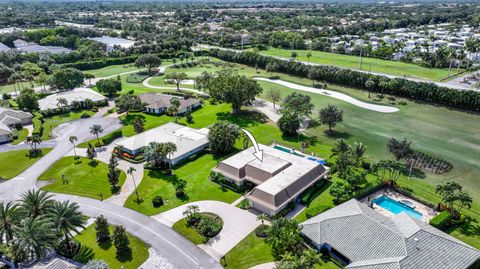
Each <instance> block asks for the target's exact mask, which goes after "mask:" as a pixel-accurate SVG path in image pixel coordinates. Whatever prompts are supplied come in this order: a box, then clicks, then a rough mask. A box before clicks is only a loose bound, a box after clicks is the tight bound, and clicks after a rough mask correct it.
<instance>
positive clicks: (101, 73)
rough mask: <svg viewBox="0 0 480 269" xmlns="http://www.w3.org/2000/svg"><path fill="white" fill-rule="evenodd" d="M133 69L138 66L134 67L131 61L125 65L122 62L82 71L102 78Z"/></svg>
mask: <svg viewBox="0 0 480 269" xmlns="http://www.w3.org/2000/svg"><path fill="white" fill-rule="evenodd" d="M134 70H138V68H136V67H135V66H134V65H133V63H131V64H125V65H123V64H119V65H110V66H107V67H103V68H99V69H92V70H86V71H84V73H87V74H92V75H94V76H95V77H96V78H104V77H109V76H115V75H117V74H121V73H125V72H129V71H134ZM87 83H88V82H87Z"/></svg>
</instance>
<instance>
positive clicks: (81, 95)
mask: <svg viewBox="0 0 480 269" xmlns="http://www.w3.org/2000/svg"><path fill="white" fill-rule="evenodd" d="M59 98H65V99H67V102H68V104H71V103H72V102H73V101H79V102H81V101H85V100H86V99H90V100H92V101H93V102H98V101H102V100H105V99H107V97H105V96H103V95H101V94H100V93H98V92H96V91H94V90H92V89H90V88H75V89H73V90H71V91H66V92H60V93H55V94H52V95H49V96H47V97H45V98H43V99H40V100H39V101H38V104H39V107H40V111H44V110H47V109H57V108H58V105H57V104H58V99H59Z"/></svg>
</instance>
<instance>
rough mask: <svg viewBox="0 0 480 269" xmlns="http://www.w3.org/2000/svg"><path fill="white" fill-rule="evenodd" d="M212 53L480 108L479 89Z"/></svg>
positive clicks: (246, 54) (328, 79)
mask: <svg viewBox="0 0 480 269" xmlns="http://www.w3.org/2000/svg"><path fill="white" fill-rule="evenodd" d="M209 53H210V55H211V56H212V57H216V58H219V59H221V60H224V61H229V62H235V63H240V64H245V65H249V66H252V67H253V66H257V67H260V68H265V67H266V66H267V64H270V65H271V66H273V67H274V69H275V70H273V71H276V72H282V73H286V74H291V75H295V76H300V77H305V78H307V77H308V78H309V79H311V80H313V81H326V82H329V83H335V84H340V85H345V86H348V87H354V88H359V89H363V90H371V91H373V92H378V93H381V94H391V95H395V96H400V97H405V98H411V99H416V100H421V101H425V102H431V103H436V104H441V105H445V106H450V107H455V108H460V109H466V110H472V111H479V110H480V93H478V92H475V91H471V90H465V91H459V90H455V89H452V88H447V87H441V86H438V85H437V84H434V83H427V82H419V81H412V80H407V79H403V78H388V77H386V76H382V75H376V74H369V73H364V72H359V71H355V70H350V69H344V68H340V67H334V66H323V65H322V66H320V65H318V66H312V65H306V64H303V63H301V62H296V61H287V60H282V59H277V58H275V57H271V56H263V55H260V54H258V53H255V52H234V51H226V50H219V49H213V50H210V51H209ZM368 80H371V81H373V82H374V86H373V87H371V88H370V89H368V88H367V86H366V85H367V83H366V82H367V81H368Z"/></svg>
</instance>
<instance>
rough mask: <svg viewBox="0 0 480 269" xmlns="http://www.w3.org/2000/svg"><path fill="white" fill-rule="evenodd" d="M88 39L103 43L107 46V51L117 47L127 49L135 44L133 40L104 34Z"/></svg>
mask: <svg viewBox="0 0 480 269" xmlns="http://www.w3.org/2000/svg"><path fill="white" fill-rule="evenodd" d="M89 39H90V40H94V41H97V42H100V43H102V44H105V45H106V46H107V51H112V50H114V49H115V48H117V47H118V48H122V49H128V48H131V47H133V45H135V41H132V40H128V39H125V38H118V37H110V36H105V35H104V36H102V37H92V38H89Z"/></svg>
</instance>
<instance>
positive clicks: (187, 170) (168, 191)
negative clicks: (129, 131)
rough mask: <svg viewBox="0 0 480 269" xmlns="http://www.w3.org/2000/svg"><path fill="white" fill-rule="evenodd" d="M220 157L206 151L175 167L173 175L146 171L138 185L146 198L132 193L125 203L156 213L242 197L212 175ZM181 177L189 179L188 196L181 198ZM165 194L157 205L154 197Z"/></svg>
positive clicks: (146, 211) (146, 213)
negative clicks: (178, 194)
mask: <svg viewBox="0 0 480 269" xmlns="http://www.w3.org/2000/svg"><path fill="white" fill-rule="evenodd" d="M218 161H219V159H218V158H215V157H214V156H213V155H212V154H204V155H202V156H200V157H198V159H196V160H192V161H190V162H187V163H185V164H184V165H181V166H180V167H177V168H175V169H174V170H173V174H174V175H173V176H167V175H165V174H164V173H163V172H158V171H148V170H147V171H145V176H144V178H143V180H142V182H141V183H140V185H139V187H138V193H139V195H140V198H141V199H143V202H142V203H140V204H138V203H136V202H135V201H134V200H135V195H131V196H130V197H129V198H128V200H127V202H126V203H125V207H128V208H131V209H134V210H137V211H139V212H141V213H143V214H145V215H154V214H158V213H161V212H164V211H167V210H169V209H172V208H175V207H177V206H179V205H182V204H186V203H189V202H194V201H201V200H218V201H223V202H226V203H232V202H233V201H235V200H236V199H238V198H239V197H240V194H238V193H235V192H233V191H231V190H229V189H225V190H222V188H221V187H220V185H218V184H216V183H213V182H211V181H210V180H209V179H208V175H209V174H210V170H211V169H212V168H214V167H215V166H216V164H217V162H218ZM179 179H183V180H185V181H187V188H186V191H185V192H186V197H182V198H177V197H176V196H175V187H174V186H173V183H174V182H175V181H177V180H179ZM157 195H159V196H161V197H162V198H163V201H164V203H165V204H164V205H163V206H161V207H158V208H155V207H153V205H152V199H153V197H155V196H157Z"/></svg>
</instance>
